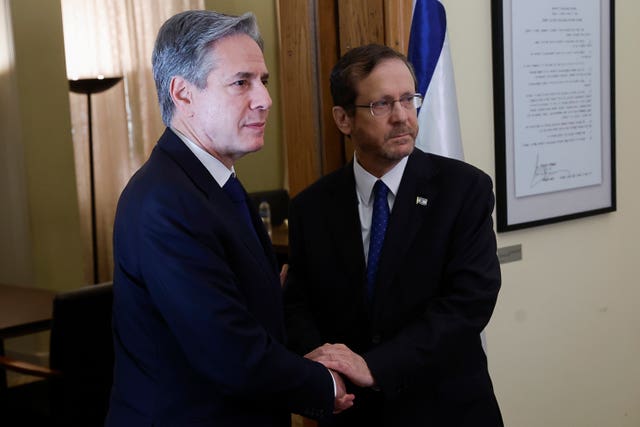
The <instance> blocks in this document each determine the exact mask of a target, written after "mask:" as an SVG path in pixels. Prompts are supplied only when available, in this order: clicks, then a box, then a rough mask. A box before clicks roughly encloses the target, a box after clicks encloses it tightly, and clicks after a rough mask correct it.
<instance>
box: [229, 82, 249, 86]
mask: <svg viewBox="0 0 640 427" xmlns="http://www.w3.org/2000/svg"><path fill="white" fill-rule="evenodd" d="M247 84H248V82H247V81H246V80H236V81H235V82H233V83H232V84H231V85H232V86H238V87H242V86H246V85H247Z"/></svg>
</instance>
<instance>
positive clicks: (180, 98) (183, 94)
mask: <svg viewBox="0 0 640 427" xmlns="http://www.w3.org/2000/svg"><path fill="white" fill-rule="evenodd" d="M191 87H192V85H191V83H189V82H188V81H187V80H185V79H184V78H183V77H180V76H174V77H173V78H172V79H171V84H170V85H169V93H170V95H171V100H172V101H173V104H174V105H175V107H176V111H179V112H180V113H181V114H182V115H183V116H186V117H190V116H191V115H192V114H193V113H192V112H191V101H192V100H191Z"/></svg>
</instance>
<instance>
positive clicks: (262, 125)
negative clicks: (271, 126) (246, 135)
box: [244, 122, 267, 131]
mask: <svg viewBox="0 0 640 427" xmlns="http://www.w3.org/2000/svg"><path fill="white" fill-rule="evenodd" d="M266 125H267V122H251V123H245V125H244V127H246V128H248V129H252V130H257V131H260V130H264V128H265V126H266Z"/></svg>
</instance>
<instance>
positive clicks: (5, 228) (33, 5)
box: [0, 0, 82, 289]
mask: <svg viewBox="0 0 640 427" xmlns="http://www.w3.org/2000/svg"><path fill="white" fill-rule="evenodd" d="M0 7H2V9H3V10H4V11H5V16H4V17H5V22H6V23H7V24H8V23H9V22H10V23H11V29H12V31H11V30H10V32H9V33H8V34H9V37H11V38H13V45H12V44H11V42H10V41H9V40H7V41H8V42H9V43H4V42H3V43H1V44H0V49H2V50H3V53H2V56H3V57H5V58H9V64H11V63H12V62H13V61H15V63H14V66H15V68H14V69H13V71H11V67H5V68H6V69H5V70H2V74H3V77H2V84H3V89H2V94H3V100H2V108H1V110H0V116H2V123H3V126H2V127H3V130H2V138H3V141H2V143H1V144H0V146H1V147H2V149H3V151H2V156H3V157H2V160H1V161H0V165H2V166H3V171H2V174H3V175H2V176H5V175H8V176H6V180H3V181H2V183H1V184H0V187H1V191H0V197H2V199H1V201H0V203H1V205H2V210H3V213H2V219H3V223H2V226H1V228H0V230H1V231H2V238H1V239H0V253H1V254H3V256H2V258H1V259H0V283H14V284H24V285H31V286H37V287H42V288H50V289H65V288H66V289H69V288H75V287H78V286H80V285H81V283H82V262H81V259H82V258H81V257H82V254H81V249H80V228H79V215H78V205H77V195H76V182H75V174H74V166H73V149H72V145H71V130H70V129H71V128H70V122H69V95H68V86H67V78H66V72H65V65H64V44H63V39H62V19H61V12H60V2H59V1H46V2H42V1H40V0H8V1H7V0H5V1H2V2H0ZM6 30H7V29H6V27H5V28H3V31H6ZM5 96H7V98H5ZM5 126H6V127H5ZM5 168H6V169H5ZM5 221H6V222H5Z"/></svg>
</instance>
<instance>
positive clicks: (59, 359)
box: [0, 283, 113, 427]
mask: <svg viewBox="0 0 640 427" xmlns="http://www.w3.org/2000/svg"><path fill="white" fill-rule="evenodd" d="M112 305H113V285H112V283H103V284H99V285H90V286H85V287H82V288H80V289H76V290H72V291H68V292H62V293H60V294H58V295H57V296H56V297H55V299H54V301H53V318H52V323H51V341H50V350H49V368H44V367H41V366H35V365H32V364H29V363H25V362H21V361H17V360H13V359H10V358H8V357H0V367H4V368H5V369H8V370H13V371H16V372H21V373H24V374H28V375H34V376H36V377H40V378H46V389H47V391H48V393H47V394H48V408H47V409H45V412H48V414H49V415H50V417H51V425H54V426H65V427H75V426H78V427H79V426H83V427H91V426H102V425H103V424H104V418H105V416H106V413H107V409H108V403H109V393H110V391H111V383H112V378H113V338H112V331H111V309H112ZM16 394H18V393H16ZM19 394H22V395H28V393H19ZM7 395H8V396H9V398H8V399H11V400H13V401H14V402H12V403H11V406H12V407H13V408H14V409H15V408H19V407H20V406H21V404H20V402H16V401H15V398H13V396H11V389H9V390H8V391H7ZM27 406H28V405H27ZM18 415H19V414H18ZM0 417H2V415H1V414H0ZM0 419H1V418H0ZM16 425H18V424H16Z"/></svg>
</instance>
